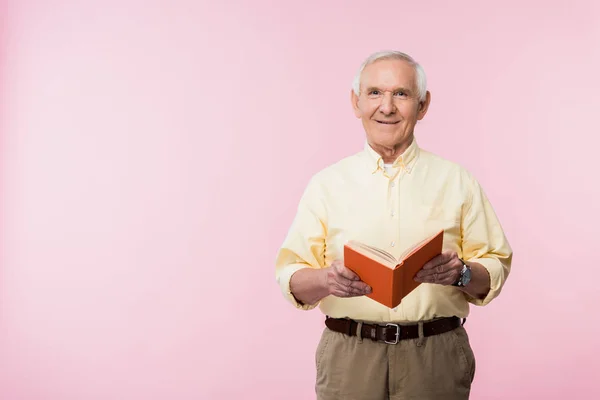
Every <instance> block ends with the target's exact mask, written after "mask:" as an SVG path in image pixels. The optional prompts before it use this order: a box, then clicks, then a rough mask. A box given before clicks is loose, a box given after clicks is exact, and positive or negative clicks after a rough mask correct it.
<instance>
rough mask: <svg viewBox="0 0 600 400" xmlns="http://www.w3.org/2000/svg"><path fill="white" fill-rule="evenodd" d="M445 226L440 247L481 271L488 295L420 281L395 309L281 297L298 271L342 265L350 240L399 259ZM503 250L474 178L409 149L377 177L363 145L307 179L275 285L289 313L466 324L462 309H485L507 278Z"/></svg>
mask: <svg viewBox="0 0 600 400" xmlns="http://www.w3.org/2000/svg"><path fill="white" fill-rule="evenodd" d="M440 229H444V230H445V233H444V250H454V251H456V252H457V253H458V256H459V257H461V258H462V259H464V260H465V261H474V262H477V263H480V264H481V265H483V266H484V267H485V268H486V269H487V270H488V271H489V274H490V287H491V289H490V292H489V293H488V295H487V297H485V298H484V299H481V300H479V299H474V298H472V297H470V296H468V295H467V294H465V293H464V292H462V291H461V290H459V289H458V288H456V287H454V286H443V285H437V284H429V283H422V284H421V285H419V286H418V287H417V289H415V290H414V291H413V292H411V293H410V294H409V295H408V296H407V297H405V298H404V299H403V300H402V302H401V303H400V305H399V306H398V307H396V308H394V309H390V308H388V307H386V306H383V305H381V304H379V303H377V302H375V301H374V300H372V299H370V298H368V297H366V296H360V297H351V298H340V297H336V296H327V297H325V298H324V299H322V300H321V301H320V302H318V303H317V304H310V305H308V304H307V305H304V304H300V303H298V302H297V301H296V299H295V298H294V296H293V295H292V294H291V292H290V278H291V276H292V274H294V272H296V271H298V270H299V269H301V268H306V267H309V268H324V267H328V266H330V265H331V263H332V262H333V261H334V260H335V259H343V255H344V253H343V251H344V249H343V247H344V243H346V242H347V241H348V240H359V241H361V242H364V243H366V244H369V245H373V246H376V247H379V248H381V249H384V250H386V251H388V252H389V253H391V254H392V255H394V256H395V257H399V256H400V255H401V254H402V253H403V252H404V250H406V249H407V248H408V247H411V246H412V245H413V244H415V243H417V242H419V241H421V240H422V239H424V238H425V237H427V236H429V235H431V234H434V233H435V232H437V231H439V230H440ZM511 260H512V250H511V248H510V245H509V243H508V241H507V239H506V237H505V235H504V232H503V230H502V227H501V225H500V222H499V221H498V218H497V216H496V214H495V212H494V210H493V208H492V206H491V204H490V203H489V201H488V199H487V198H486V196H485V194H484V192H483V191H482V189H481V187H480V185H479V183H478V182H477V181H476V180H475V179H474V178H473V176H472V175H471V174H470V173H469V172H467V171H466V170H465V169H464V168H462V167H461V166H459V165H458V164H455V163H452V162H450V161H447V160H445V159H442V158H440V157H438V156H436V155H434V154H432V153H430V152H427V151H425V150H423V149H421V148H419V146H418V144H417V141H416V140H413V142H412V144H411V145H410V146H409V148H408V149H407V150H406V151H405V152H404V154H402V155H401V156H400V157H398V159H397V160H396V161H395V162H394V164H393V165H392V168H391V169H390V174H388V173H387V172H386V171H385V168H384V163H383V159H382V158H381V156H379V154H378V153H376V152H375V151H374V150H373V149H372V148H371V146H369V144H368V143H365V148H364V150H363V151H361V152H359V153H357V154H354V155H352V156H349V157H346V158H344V159H342V160H340V161H339V162H337V163H335V164H333V165H331V166H329V167H327V168H325V169H323V170H321V171H319V172H318V173H316V174H315V175H314V176H313V177H312V179H311V180H310V182H309V183H308V185H307V187H306V189H305V191H304V194H303V195H302V198H301V200H300V203H299V205H298V210H297V213H296V216H295V218H294V221H293V223H292V225H291V227H290V229H289V232H288V234H287V236H286V238H285V240H284V242H283V244H282V246H281V248H280V249H279V251H278V254H277V257H276V262H275V273H276V278H277V282H278V283H279V285H280V287H281V290H282V292H283V294H284V296H285V297H286V299H287V300H289V301H290V302H291V303H292V304H293V305H294V306H295V307H297V308H299V309H303V310H310V309H313V308H315V307H317V306H319V308H320V309H321V311H322V312H323V313H324V314H326V315H329V316H331V317H336V318H344V317H348V318H352V319H355V320H361V321H375V322H414V321H420V320H428V319H432V318H436V317H445V316H454V315H455V316H458V317H461V318H466V317H467V315H468V313H469V304H470V303H472V304H475V305H485V304H488V303H489V302H490V301H491V300H492V299H494V298H495V297H496V296H498V294H499V293H500V291H501V289H502V286H503V285H504V282H505V280H506V278H507V276H508V274H509V272H510V267H511Z"/></svg>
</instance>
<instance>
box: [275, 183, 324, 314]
mask: <svg viewBox="0 0 600 400" xmlns="http://www.w3.org/2000/svg"><path fill="white" fill-rule="evenodd" d="M326 231H327V229H326V212H325V206H324V202H323V191H322V189H321V188H320V186H319V184H318V182H317V179H316V177H313V179H311V181H310V182H309V184H308V186H307V188H306V189H305V191H304V194H303V195H302V198H301V199H300V202H299V205H298V209H297V212H296V215H295V217H294V220H293V222H292V225H291V227H290V229H289V231H288V233H287V236H286V238H285V240H284V242H283V244H282V245H281V248H280V249H279V251H278V252H277V257H276V260H275V277H276V280H277V283H278V284H279V287H280V288H281V292H282V294H283V296H284V297H285V298H286V299H287V300H288V301H289V302H290V303H291V304H292V305H294V307H296V308H297V309H300V310H311V309H313V308H315V307H317V305H318V304H319V303H320V302H317V303H315V304H303V303H301V302H299V301H298V300H297V299H296V298H295V297H294V295H293V293H292V291H291V288H290V281H291V279H292V275H294V273H296V272H297V271H299V270H300V269H303V268H315V269H318V268H323V267H324V266H325V238H326Z"/></svg>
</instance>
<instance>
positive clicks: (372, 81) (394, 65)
mask: <svg viewBox="0 0 600 400" xmlns="http://www.w3.org/2000/svg"><path fill="white" fill-rule="evenodd" d="M414 83H415V70H414V68H413V67H412V66H411V65H410V64H409V63H408V62H406V61H404V60H378V61H375V62H374V63H372V64H369V65H367V66H366V67H365V69H364V70H363V72H362V76H361V86H377V85H388V86H402V87H407V86H410V87H412V86H414Z"/></svg>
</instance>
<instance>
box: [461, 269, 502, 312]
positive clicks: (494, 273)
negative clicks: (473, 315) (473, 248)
mask: <svg viewBox="0 0 600 400" xmlns="http://www.w3.org/2000/svg"><path fill="white" fill-rule="evenodd" d="M468 261H471V262H476V263H478V264H481V265H482V266H483V267H484V268H485V269H486V270H487V272H488V274H489V275H490V291H489V292H488V294H487V295H486V296H485V297H484V298H483V299H477V298H475V297H471V296H467V299H468V301H469V302H470V303H472V304H473V305H476V306H485V305H487V304H488V303H489V302H491V301H492V300H493V299H495V298H496V297H498V295H499V294H500V292H501V291H502V287H503V286H504V282H505V281H506V278H507V276H508V271H509V264H507V263H506V261H504V263H503V262H502V261H500V260H499V259H494V258H480V259H472V260H468Z"/></svg>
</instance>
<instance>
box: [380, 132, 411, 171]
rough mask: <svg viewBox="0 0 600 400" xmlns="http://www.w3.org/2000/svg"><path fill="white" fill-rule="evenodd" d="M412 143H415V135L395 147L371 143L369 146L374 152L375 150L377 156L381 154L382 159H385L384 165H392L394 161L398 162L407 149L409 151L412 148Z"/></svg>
mask: <svg viewBox="0 0 600 400" xmlns="http://www.w3.org/2000/svg"><path fill="white" fill-rule="evenodd" d="M412 141H413V135H411V136H410V138H408V139H407V140H405V141H404V142H402V143H398V144H395V145H394V146H391V147H388V146H382V145H378V144H374V143H371V142H369V145H370V146H371V148H372V149H373V150H375V152H376V153H377V154H379V155H380V156H381V158H383V162H384V163H386V164H392V163H393V162H394V161H396V159H397V158H398V156H400V155H401V154H402V153H404V152H405V151H406V149H408V147H409V146H410V144H411V143H412Z"/></svg>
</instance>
